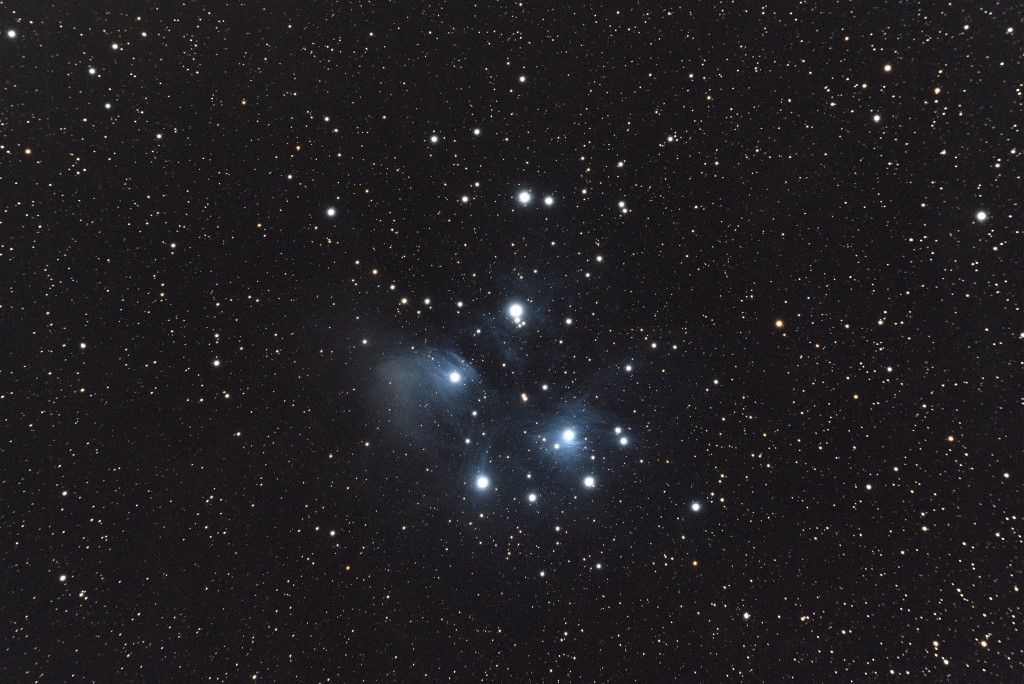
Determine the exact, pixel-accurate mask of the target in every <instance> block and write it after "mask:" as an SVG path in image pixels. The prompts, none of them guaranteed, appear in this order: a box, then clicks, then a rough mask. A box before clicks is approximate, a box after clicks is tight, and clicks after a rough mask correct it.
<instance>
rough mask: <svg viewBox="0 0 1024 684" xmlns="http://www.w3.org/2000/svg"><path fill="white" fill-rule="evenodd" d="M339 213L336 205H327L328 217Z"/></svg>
mask: <svg viewBox="0 0 1024 684" xmlns="http://www.w3.org/2000/svg"><path fill="white" fill-rule="evenodd" d="M337 213H338V210H337V209H335V208H334V207H327V216H328V217H330V218H334V216H335V214H337Z"/></svg>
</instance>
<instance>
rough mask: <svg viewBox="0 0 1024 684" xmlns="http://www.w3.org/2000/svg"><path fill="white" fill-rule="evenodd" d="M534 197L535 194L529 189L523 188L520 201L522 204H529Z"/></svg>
mask: <svg viewBox="0 0 1024 684" xmlns="http://www.w3.org/2000/svg"><path fill="white" fill-rule="evenodd" d="M532 199H533V195H531V194H530V192H529V191H528V190H523V191H521V192H520V193H519V203H520V204H522V205H526V204H529V203H530V200H532Z"/></svg>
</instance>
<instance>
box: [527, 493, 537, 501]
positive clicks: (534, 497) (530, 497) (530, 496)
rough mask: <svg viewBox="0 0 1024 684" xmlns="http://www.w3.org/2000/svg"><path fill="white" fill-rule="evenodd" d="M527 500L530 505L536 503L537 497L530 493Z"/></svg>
mask: <svg viewBox="0 0 1024 684" xmlns="http://www.w3.org/2000/svg"><path fill="white" fill-rule="evenodd" d="M526 500H527V501H529V502H530V503H536V502H537V495H536V494H534V493H533V492H530V493H529V494H527V495H526Z"/></svg>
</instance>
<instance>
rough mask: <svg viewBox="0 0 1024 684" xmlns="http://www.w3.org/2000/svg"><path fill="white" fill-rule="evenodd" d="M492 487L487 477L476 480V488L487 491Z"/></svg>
mask: <svg viewBox="0 0 1024 684" xmlns="http://www.w3.org/2000/svg"><path fill="white" fill-rule="evenodd" d="M490 486H491V481H490V480H489V479H488V478H487V476H486V475H481V476H480V477H478V478H476V488H477V489H487V488H488V487H490Z"/></svg>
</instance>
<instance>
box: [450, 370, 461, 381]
mask: <svg viewBox="0 0 1024 684" xmlns="http://www.w3.org/2000/svg"><path fill="white" fill-rule="evenodd" d="M448 380H449V381H450V382H453V383H459V382H462V375H461V374H460V373H459V372H458V371H452V372H451V373H449V374H448Z"/></svg>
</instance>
